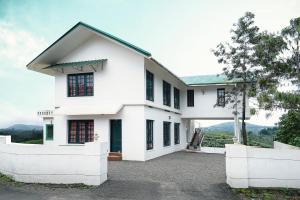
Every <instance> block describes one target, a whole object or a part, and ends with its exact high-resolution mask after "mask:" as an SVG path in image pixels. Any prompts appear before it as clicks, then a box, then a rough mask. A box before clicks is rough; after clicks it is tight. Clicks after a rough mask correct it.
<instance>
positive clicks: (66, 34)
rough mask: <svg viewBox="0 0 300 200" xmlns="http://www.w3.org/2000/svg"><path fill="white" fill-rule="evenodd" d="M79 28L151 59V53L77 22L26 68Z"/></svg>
mask: <svg viewBox="0 0 300 200" xmlns="http://www.w3.org/2000/svg"><path fill="white" fill-rule="evenodd" d="M80 27H83V28H86V29H87V30H90V31H92V32H95V33H97V34H100V35H103V36H104V37H107V38H109V39H111V40H114V41H116V42H117V43H120V44H122V45H124V46H126V47H128V48H130V49H132V50H134V51H136V52H138V53H141V54H142V55H144V56H146V57H151V53H150V52H148V51H146V50H144V49H141V48H139V47H137V46H135V45H133V44H131V43H129V42H127V41H125V40H122V39H121V38H118V37H116V36H114V35H111V34H109V33H106V32H104V31H102V30H100V29H97V28H95V27H93V26H90V25H88V24H86V23H83V22H78V23H77V24H76V25H75V26H73V27H72V28H71V29H70V30H68V31H67V32H66V33H65V34H64V35H62V36H61V37H60V38H58V39H57V40H56V41H55V42H54V43H52V44H51V45H50V46H49V47H48V48H46V49H45V50H44V51H43V52H42V53H40V54H39V55H38V56H37V57H36V58H34V59H33V60H32V61H31V62H29V63H28V64H27V67H29V66H30V65H31V64H32V63H34V62H35V61H36V60H37V59H38V58H39V57H41V56H42V55H44V54H46V53H47V52H48V51H49V50H51V49H52V47H54V46H56V45H57V44H58V43H59V42H60V41H61V40H63V39H64V38H66V36H68V35H69V34H71V33H72V32H74V30H76V29H78V28H80Z"/></svg>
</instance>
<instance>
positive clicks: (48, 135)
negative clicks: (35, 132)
mask: <svg viewBox="0 0 300 200" xmlns="http://www.w3.org/2000/svg"><path fill="white" fill-rule="evenodd" d="M46 140H53V124H46Z"/></svg>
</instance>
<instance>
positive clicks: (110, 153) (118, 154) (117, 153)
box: [109, 152, 122, 156]
mask: <svg viewBox="0 0 300 200" xmlns="http://www.w3.org/2000/svg"><path fill="white" fill-rule="evenodd" d="M109 155H110V156H122V153H119V152H109Z"/></svg>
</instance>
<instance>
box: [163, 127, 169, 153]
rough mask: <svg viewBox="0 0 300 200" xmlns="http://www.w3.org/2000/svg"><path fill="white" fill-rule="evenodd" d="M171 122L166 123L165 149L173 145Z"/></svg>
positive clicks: (164, 132) (164, 131)
mask: <svg viewBox="0 0 300 200" xmlns="http://www.w3.org/2000/svg"><path fill="white" fill-rule="evenodd" d="M170 129H171V122H164V130H163V134H164V147H166V146H170V145H171V130H170Z"/></svg>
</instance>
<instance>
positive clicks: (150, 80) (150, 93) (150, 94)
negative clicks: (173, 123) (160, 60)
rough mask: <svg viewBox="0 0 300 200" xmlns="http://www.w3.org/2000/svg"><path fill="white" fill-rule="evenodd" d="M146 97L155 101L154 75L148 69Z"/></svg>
mask: <svg viewBox="0 0 300 200" xmlns="http://www.w3.org/2000/svg"><path fill="white" fill-rule="evenodd" d="M146 99H147V100H149V101H154V75H153V74H152V73H151V72H149V71H146Z"/></svg>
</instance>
